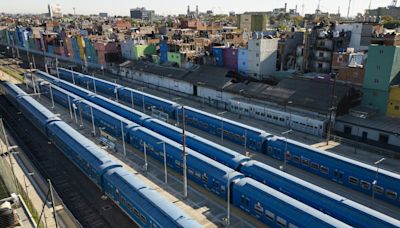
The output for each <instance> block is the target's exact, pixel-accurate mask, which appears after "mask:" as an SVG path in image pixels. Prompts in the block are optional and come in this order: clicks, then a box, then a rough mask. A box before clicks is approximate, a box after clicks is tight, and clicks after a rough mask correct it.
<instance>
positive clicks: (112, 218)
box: [0, 95, 135, 228]
mask: <svg viewBox="0 0 400 228" xmlns="http://www.w3.org/2000/svg"><path fill="white" fill-rule="evenodd" d="M18 113H19V112H18V110H17V109H16V108H15V107H13V106H12V104H11V103H9V102H8V101H7V100H6V98H5V97H4V96H3V95H1V96H0V116H1V117H2V118H4V119H5V121H4V122H5V125H6V128H7V130H8V131H9V132H10V133H11V134H12V135H13V137H15V138H16V140H17V141H18V144H20V147H21V149H23V150H24V151H25V152H26V154H27V156H28V157H29V159H30V160H31V161H32V162H33V164H34V165H35V166H36V167H37V169H38V170H39V172H40V173H41V175H42V176H43V177H44V178H46V179H50V180H51V181H52V184H53V186H54V188H55V189H56V191H57V193H58V194H59V196H60V197H61V199H62V200H63V202H64V203H65V205H66V206H67V207H68V209H69V210H70V211H71V212H72V214H73V215H74V216H75V218H77V219H78V221H79V222H80V223H81V224H82V225H83V226H84V227H95V228H96V227H102V228H103V227H134V226H135V225H134V223H133V221H132V220H130V219H129V218H128V217H127V216H126V215H125V214H124V213H123V212H122V211H121V210H120V209H119V208H118V207H117V206H115V205H114V203H113V202H112V201H111V200H109V199H107V200H102V199H101V196H102V192H101V191H100V189H98V188H97V186H95V185H94V184H93V183H92V182H91V181H89V179H88V178H87V177H86V176H84V175H83V174H82V173H81V172H80V171H79V170H78V169H77V168H76V167H75V166H74V165H73V164H72V163H71V162H70V161H69V160H68V159H67V158H66V157H64V155H63V154H62V153H61V151H59V149H58V148H56V147H55V146H54V145H53V144H51V143H48V141H47V138H46V137H45V136H44V135H42V134H41V133H40V132H39V131H38V130H37V129H36V128H35V127H34V126H33V125H32V124H31V123H30V122H29V121H28V120H27V119H26V118H25V117H24V116H22V115H20V114H18Z"/></svg>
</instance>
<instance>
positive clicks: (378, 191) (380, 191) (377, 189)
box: [374, 185, 384, 194]
mask: <svg viewBox="0 0 400 228" xmlns="http://www.w3.org/2000/svg"><path fill="white" fill-rule="evenodd" d="M374 192H376V193H378V194H383V192H384V189H383V187H381V186H378V185H375V186H374Z"/></svg>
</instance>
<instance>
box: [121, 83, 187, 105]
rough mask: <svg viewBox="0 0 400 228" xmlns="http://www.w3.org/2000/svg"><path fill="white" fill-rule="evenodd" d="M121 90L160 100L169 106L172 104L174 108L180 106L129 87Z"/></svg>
mask: <svg viewBox="0 0 400 228" xmlns="http://www.w3.org/2000/svg"><path fill="white" fill-rule="evenodd" d="M119 90H129V91H132V92H134V93H138V94H141V95H144V96H146V97H150V98H153V99H154V100H159V101H161V102H165V103H168V104H170V105H171V106H173V107H177V106H179V104H178V103H176V102H173V101H170V100H168V99H164V98H161V97H157V96H154V95H152V94H149V93H145V92H142V91H138V90H136V89H132V88H129V87H121V88H119Z"/></svg>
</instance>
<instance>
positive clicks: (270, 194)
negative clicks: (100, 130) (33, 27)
mask: <svg viewBox="0 0 400 228" xmlns="http://www.w3.org/2000/svg"><path fill="white" fill-rule="evenodd" d="M38 84H39V85H40V86H42V87H39V88H40V89H41V93H42V94H48V93H51V96H53V99H54V98H57V99H60V100H62V101H64V103H62V104H64V105H65V106H68V107H70V104H66V103H65V101H67V100H68V101H70V102H75V103H73V104H74V106H76V107H77V109H79V113H82V115H85V114H84V113H85V111H84V108H83V107H84V106H85V107H86V108H88V107H89V106H90V108H89V109H90V113H91V114H90V116H92V117H93V116H96V121H97V124H100V123H101V122H102V121H105V120H106V119H109V120H110V119H113V118H117V119H118V120H116V122H114V123H115V125H114V126H113V125H112V124H111V123H110V122H103V125H102V126H106V125H108V126H110V128H109V129H110V132H111V131H112V130H113V128H116V127H117V126H121V133H122V131H123V130H122V129H126V131H125V132H128V133H127V134H126V138H127V139H128V140H129V142H131V143H133V142H134V143H133V144H132V145H142V144H143V142H146V143H147V144H148V147H149V148H148V149H149V152H150V155H152V156H153V157H154V158H156V159H157V157H162V156H160V155H161V154H162V152H161V151H162V149H161V148H159V147H158V148H156V145H158V142H160V140H161V141H162V142H165V144H166V145H167V149H168V155H167V156H168V164H169V166H170V167H171V168H173V169H174V170H176V171H178V172H179V171H180V170H181V167H182V163H181V161H180V160H178V159H179V158H178V157H179V155H178V154H181V150H182V148H180V145H179V144H177V143H175V142H173V141H168V139H165V138H162V137H160V136H159V135H157V134H154V133H151V132H149V131H148V130H147V129H143V127H140V126H138V125H135V124H133V123H132V122H131V121H129V120H126V119H125V120H124V119H121V118H122V117H119V116H117V115H115V114H113V113H111V112H109V111H107V110H105V109H103V108H101V107H99V106H97V105H95V104H91V103H90V102H88V101H86V100H83V99H80V98H78V97H76V96H75V97H74V95H73V94H70V93H69V94H68V92H67V91H62V89H58V88H56V87H52V86H47V85H46V84H45V83H40V82H39V83H38ZM3 88H4V89H3V93H5V94H6V96H7V97H12V95H11V96H10V94H11V92H8V91H10V90H12V89H18V90H20V89H19V88H18V87H15V86H14V87H12V86H10V85H9V83H5V84H4V85H3ZM46 88H47V89H48V91H46ZM50 90H51V92H50ZM22 92H23V91H22ZM59 92H65V94H64V95H63V94H62V93H59ZM19 97H27V95H26V94H25V95H22V96H17V98H15V97H14V98H11V99H12V100H16V102H15V103H16V104H17V106H18V107H20V106H19V105H18V104H19V102H18V99H20V98H19ZM62 97H64V98H62ZM24 108H27V112H26V113H27V114H30V115H28V116H27V117H28V118H29V119H30V120H31V119H35V118H36V116H35V115H34V113H35V112H32V113H29V110H31V109H36V108H40V109H42V108H44V107H43V106H42V105H41V104H40V103H38V102H37V101H35V100H32V103H31V105H30V106H25V107H24ZM94 110H97V111H98V112H99V113H97V112H94ZM100 111H101V113H100ZM49 113H51V112H49ZM92 113H93V114H92ZM96 113H97V114H96ZM105 114H107V115H105ZM51 115H52V116H50V117H49V119H51V120H53V116H55V115H54V114H51ZM86 115H87V116H89V114H87V112H86ZM97 116H102V117H100V118H99V117H97ZM57 118H58V117H57ZM124 121H125V122H124ZM46 123H47V126H49V127H48V129H47V134H46V135H48V136H49V138H50V139H51V140H52V142H53V143H55V144H56V145H58V146H59V147H60V148H63V152H64V153H66V155H67V157H69V158H70V159H71V161H73V162H74V164H76V165H77V166H78V167H79V168H80V169H81V170H82V171H83V172H84V173H85V174H86V175H88V176H89V178H91V179H92V180H93V181H94V182H95V183H96V184H97V186H99V187H100V188H102V189H103V190H104V191H105V192H106V194H107V195H108V196H109V197H110V198H112V199H113V200H115V201H116V202H118V203H119V205H120V206H121V208H123V209H124V211H127V213H129V214H130V215H132V216H136V218H137V222H138V224H139V225H141V226H143V227H148V226H145V224H148V222H149V221H153V220H150V219H155V218H157V219H159V220H160V219H164V217H165V216H164V217H160V216H162V215H163V214H161V215H160V216H159V217H157V212H164V213H165V211H168V212H169V213H170V214H174V215H175V214H176V212H175V213H174V208H171V207H169V204H166V203H165V202H162V201H161V200H160V202H158V203H155V202H154V201H159V199H160V197H159V196H158V195H157V193H155V191H154V190H152V189H150V188H146V187H145V186H143V184H142V183H141V182H140V181H139V180H138V179H137V178H136V177H135V176H134V175H132V174H130V173H129V172H127V171H126V170H124V169H123V168H122V167H121V166H120V165H119V164H117V163H116V162H114V161H112V159H110V158H109V156H108V155H107V152H105V151H103V150H101V149H100V148H98V147H96V146H95V145H94V144H93V143H92V142H90V141H89V140H88V139H86V138H85V137H83V136H82V135H80V134H79V133H78V132H76V131H75V130H74V129H72V128H71V127H70V126H68V125H67V124H66V123H65V122H63V121H61V120H59V119H57V120H54V121H53V122H46ZM53 126H54V129H55V130H53ZM115 133H117V132H115ZM118 133H120V132H118ZM64 139H65V140H64ZM81 144H83V145H81ZM88 144H89V145H88ZM174 147H178V149H179V150H178V151H176V150H175V148H174ZM81 150H85V151H87V153H84V154H83V155H82V156H81V154H80V152H81ZM86 160H89V161H91V162H86ZM100 161H104V162H100ZM202 162H205V163H202ZM187 163H188V176H189V178H192V180H193V177H195V178H197V179H198V181H197V183H201V184H200V185H202V186H203V187H205V188H207V189H209V190H214V191H216V190H219V191H220V192H214V193H216V194H219V195H220V197H225V199H226V200H228V199H227V198H226V197H227V195H226V192H227V191H228V190H227V185H229V189H232V190H231V191H230V199H229V200H230V201H231V203H232V204H233V205H235V206H237V207H238V208H241V209H242V210H244V211H247V212H250V211H253V210H252V209H251V208H252V207H253V206H252V205H253V203H254V204H255V207H257V208H258V209H257V211H256V212H254V213H253V214H252V215H253V216H254V217H256V218H257V219H259V220H260V221H262V222H264V223H265V224H267V225H269V226H271V227H281V226H289V227H306V226H323V227H350V226H348V225H347V224H346V223H343V222H341V221H339V220H337V219H335V218H333V217H331V216H329V215H326V214H324V213H322V212H320V211H318V210H316V209H314V208H311V207H309V206H307V205H305V204H303V203H301V202H299V201H297V200H295V199H293V198H291V197H288V196H286V195H284V194H283V193H280V192H278V191H276V190H274V189H272V188H269V187H267V186H265V185H262V184H260V183H258V182H257V181H254V180H251V179H248V178H246V177H244V176H243V175H242V174H239V173H237V172H235V171H234V170H231V169H229V168H228V167H225V166H223V165H221V164H219V163H213V162H212V160H210V159H209V158H206V157H205V156H203V155H200V154H198V153H196V152H193V151H190V150H189V151H188V160H187ZM92 166H95V168H97V169H94V168H93V167H92ZM97 170H98V171H97ZM221 170H222V172H221ZM224 170H228V171H229V173H225V172H223V171H224ZM221 180H222V181H221ZM224 181H226V184H224ZM195 182H196V181H195ZM248 189H252V191H251V192H250V191H249V190H248ZM137 190H139V193H140V194H139V193H138V191H137ZM137 194H139V195H137ZM143 196H146V198H144V197H143ZM149 199H150V200H151V202H148V201H149ZM238 199H241V200H238ZM153 205H157V207H156V208H154V207H153ZM139 206H140V207H139ZM260 206H261V209H260V208H259V207H260ZM278 206H279V210H277V208H278ZM264 207H265V213H266V214H267V215H268V216H267V217H266V216H264V209H263V208H264ZM138 208H140V209H142V210H143V211H144V212H142V211H139V210H138ZM248 208H250V209H251V210H249V209H248ZM155 209H157V210H156V212H155V211H154V210H155ZM140 212H142V213H140ZM178 212H179V210H178ZM260 212H261V214H260ZM170 217H173V218H176V220H173V221H172V222H175V223H178V224H179V225H176V224H173V223H171V221H169V220H166V221H165V223H161V224H156V223H154V222H153V223H151V225H150V226H149V227H176V226H178V227H180V226H181V225H182V223H184V227H198V226H197V225H198V224H193V221H191V220H188V219H185V218H186V217H184V216H180V217H177V216H170ZM168 222H170V223H168ZM143 224H144V225H143Z"/></svg>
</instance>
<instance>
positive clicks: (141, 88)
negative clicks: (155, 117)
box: [137, 87, 146, 113]
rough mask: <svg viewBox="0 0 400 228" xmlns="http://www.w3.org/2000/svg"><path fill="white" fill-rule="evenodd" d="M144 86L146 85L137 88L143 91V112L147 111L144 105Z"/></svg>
mask: <svg viewBox="0 0 400 228" xmlns="http://www.w3.org/2000/svg"><path fill="white" fill-rule="evenodd" d="M144 88H145V87H139V88H137V89H138V90H141V91H142V110H143V113H146V108H145V105H144V92H143V91H144Z"/></svg>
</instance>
